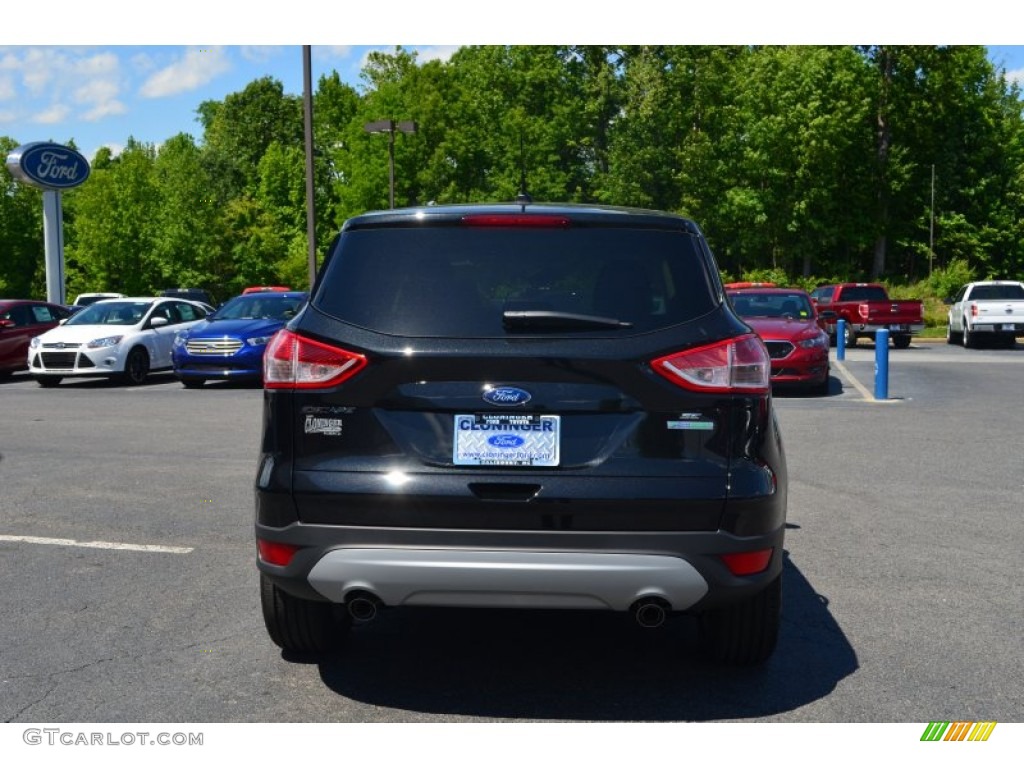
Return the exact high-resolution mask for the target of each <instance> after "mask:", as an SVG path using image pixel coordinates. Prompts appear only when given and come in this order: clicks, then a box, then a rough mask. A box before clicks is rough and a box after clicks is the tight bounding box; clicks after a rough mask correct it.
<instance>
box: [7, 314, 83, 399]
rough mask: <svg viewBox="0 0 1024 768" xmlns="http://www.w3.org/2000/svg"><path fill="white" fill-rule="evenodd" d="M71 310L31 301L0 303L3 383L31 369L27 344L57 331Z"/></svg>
mask: <svg viewBox="0 0 1024 768" xmlns="http://www.w3.org/2000/svg"><path fill="white" fill-rule="evenodd" d="M70 314H71V310H69V309H68V308H67V307H64V306H61V305H60V304H50V303H48V302H45V301H32V300H29V299H0V379H5V378H7V377H8V376H10V375H11V374H12V373H14V372H15V371H20V370H22V369H24V368H28V343H29V342H30V341H31V340H32V337H33V336H38V335H39V334H41V333H45V332H46V331H48V330H50V329H51V328H56V327H57V325H58V323H60V321H61V320H63V319H64V318H66V317H68V316H69V315H70Z"/></svg>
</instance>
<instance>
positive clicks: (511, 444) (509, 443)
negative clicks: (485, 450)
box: [487, 435, 526, 448]
mask: <svg viewBox="0 0 1024 768" xmlns="http://www.w3.org/2000/svg"><path fill="white" fill-rule="evenodd" d="M487 442H488V443H490V444H491V445H493V446H494V447H495V448H518V447H519V446H521V445H522V444H523V443H525V442H526V441H525V440H523V438H521V437H520V436H519V435H493V436H491V437H488V438H487Z"/></svg>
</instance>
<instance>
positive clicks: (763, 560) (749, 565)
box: [720, 548, 773, 576]
mask: <svg viewBox="0 0 1024 768" xmlns="http://www.w3.org/2000/svg"><path fill="white" fill-rule="evenodd" d="M772 551H773V550H772V549H771V548H768V549H758V550H755V551H753V552H733V553H731V554H728V555H720V557H721V558H722V562H724V563H725V567H726V568H728V569H729V572H730V573H732V575H733V576H750V575H751V574H754V573H760V572H761V571H763V570H764V569H765V568H767V567H768V563H769V562H771V559H772Z"/></svg>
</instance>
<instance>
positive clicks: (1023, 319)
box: [946, 280, 1024, 347]
mask: <svg viewBox="0 0 1024 768" xmlns="http://www.w3.org/2000/svg"><path fill="white" fill-rule="evenodd" d="M946 303H947V304H949V305H950V306H949V324H948V325H947V326H946V342H947V343H949V344H955V343H957V342H962V343H963V345H964V346H965V347H975V346H978V342H979V341H980V340H981V339H983V338H985V339H992V340H994V341H1001V342H1002V343H1003V344H1004V345H1006V346H1009V347H1012V346H1013V345H1014V344H1016V341H1017V337H1018V336H1024V283H1021V282H1017V281H1016V280H986V281H983V282H977V283H968V284H967V285H965V286H964V287H963V288H961V289H960V290H959V291H958V292H957V294H956V296H955V297H953V298H952V299H948V300H947V302H946Z"/></svg>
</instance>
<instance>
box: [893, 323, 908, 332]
mask: <svg viewBox="0 0 1024 768" xmlns="http://www.w3.org/2000/svg"><path fill="white" fill-rule="evenodd" d="M889 330H890V331H905V330H907V326H906V325H903V324H897V325H890V326H889Z"/></svg>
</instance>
